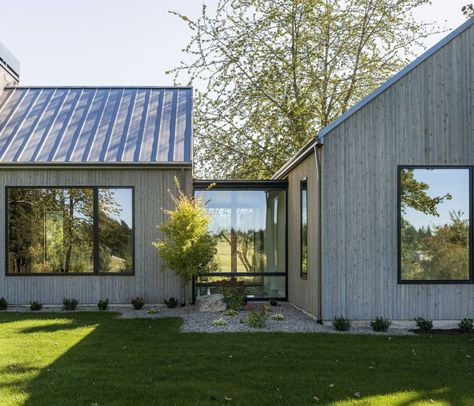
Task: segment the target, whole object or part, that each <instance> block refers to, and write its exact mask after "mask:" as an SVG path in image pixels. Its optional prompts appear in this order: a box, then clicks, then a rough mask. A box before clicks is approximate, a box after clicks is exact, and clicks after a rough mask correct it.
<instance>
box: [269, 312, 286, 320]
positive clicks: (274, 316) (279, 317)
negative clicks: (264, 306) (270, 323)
mask: <svg viewBox="0 0 474 406" xmlns="http://www.w3.org/2000/svg"><path fill="white" fill-rule="evenodd" d="M271 318H272V320H277V321H281V320H284V319H285V317H284V316H283V314H281V313H275V314H272V316H271Z"/></svg>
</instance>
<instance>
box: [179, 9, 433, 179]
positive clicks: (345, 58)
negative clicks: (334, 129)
mask: <svg viewBox="0 0 474 406" xmlns="http://www.w3.org/2000/svg"><path fill="white" fill-rule="evenodd" d="M429 2H430V1H429V0H345V1H341V0H273V1H268V0H220V1H219V3H218V6H217V9H216V12H215V14H213V15H210V14H209V12H208V11H207V9H206V7H205V6H203V9H202V14H201V16H200V17H199V18H198V19H196V20H191V19H190V18H188V17H186V16H185V15H183V14H180V13H178V12H173V13H174V14H175V15H177V16H179V17H180V18H181V19H182V20H183V21H184V22H185V23H186V24H187V25H188V26H189V28H190V29H191V30H192V32H193V34H192V39H191V41H190V43H189V44H188V46H187V47H186V48H185V49H184V52H185V54H186V58H187V59H188V60H190V62H182V63H181V64H180V65H179V66H178V67H176V68H175V69H173V70H171V71H170V72H173V73H174V74H175V75H176V76H175V80H176V82H181V81H182V78H183V77H184V78H185V80H188V81H189V83H191V82H193V81H194V82H195V83H197V84H198V85H199V83H205V86H204V88H202V89H201V90H200V91H198V92H197V94H196V109H195V135H196V139H197V143H196V161H197V164H198V171H199V172H200V175H201V176H202V177H214V176H216V177H217V176H219V177H222V176H227V177H240V178H251V177H255V178H262V177H269V176H270V175H272V174H273V173H274V172H275V171H276V170H277V169H278V168H279V167H280V166H281V165H282V164H283V163H284V162H286V161H287V159H288V158H289V157H290V156H291V155H292V154H294V153H295V152H296V151H297V150H298V149H299V148H301V147H302V146H303V145H304V144H305V143H306V142H307V141H308V140H309V139H311V138H312V137H314V136H315V135H316V133H317V131H318V130H319V129H321V128H323V127H325V126H326V125H328V124H329V123H330V122H332V121H333V120H334V119H335V118H337V117H338V116H340V115H341V114H342V113H343V112H344V111H346V110H347V109H348V108H349V107H351V106H352V105H353V104H355V103H356V102H357V101H359V100H360V99H361V98H362V97H364V96H365V95H366V94H368V93H369V92H370V91H372V90H374V89H375V88H376V87H377V86H379V85H380V84H381V83H383V82H384V81H385V80H386V79H387V78H388V77H390V76H391V75H392V74H393V73H394V72H396V71H398V70H399V69H400V68H402V67H403V66H405V65H406V63H407V62H408V59H409V58H410V57H411V56H412V52H411V50H412V49H413V47H414V46H415V45H417V46H418V45H421V43H420V41H421V40H422V39H423V38H425V37H427V36H429V35H430V34H431V33H433V32H435V31H436V29H435V27H434V26H433V25H432V24H427V23H419V22H417V21H416V20H415V19H414V17H413V10H414V9H415V8H417V7H419V6H421V5H425V4H429Z"/></svg>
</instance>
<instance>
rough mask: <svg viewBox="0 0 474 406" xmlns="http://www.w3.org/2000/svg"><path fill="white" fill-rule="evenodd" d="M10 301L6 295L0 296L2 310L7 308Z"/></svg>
mask: <svg viewBox="0 0 474 406" xmlns="http://www.w3.org/2000/svg"><path fill="white" fill-rule="evenodd" d="M7 309H8V302H7V300H6V299H5V298H4V297H0V310H7Z"/></svg>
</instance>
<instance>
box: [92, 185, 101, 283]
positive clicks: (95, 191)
mask: <svg viewBox="0 0 474 406" xmlns="http://www.w3.org/2000/svg"><path fill="white" fill-rule="evenodd" d="M93 212H94V213H93V255H94V258H93V260H94V273H96V274H97V273H99V266H100V261H99V189H98V188H97V187H94V189H93Z"/></svg>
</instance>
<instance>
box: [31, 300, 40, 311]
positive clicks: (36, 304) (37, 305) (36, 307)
mask: <svg viewBox="0 0 474 406" xmlns="http://www.w3.org/2000/svg"><path fill="white" fill-rule="evenodd" d="M42 307H43V305H42V304H41V303H39V302H35V301H32V302H30V310H31V311H32V312H37V311H38V310H41V308H42Z"/></svg>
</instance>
